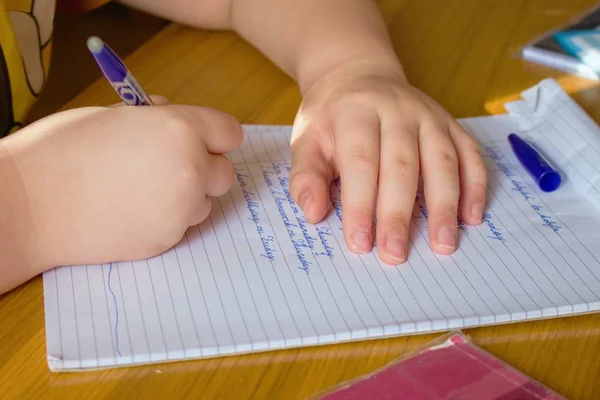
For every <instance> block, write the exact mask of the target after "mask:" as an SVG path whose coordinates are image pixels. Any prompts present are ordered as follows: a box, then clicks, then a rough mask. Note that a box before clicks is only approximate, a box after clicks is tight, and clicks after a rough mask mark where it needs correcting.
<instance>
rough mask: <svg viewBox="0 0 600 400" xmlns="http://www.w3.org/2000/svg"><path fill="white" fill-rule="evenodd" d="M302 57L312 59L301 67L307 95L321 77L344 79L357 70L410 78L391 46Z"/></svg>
mask: <svg viewBox="0 0 600 400" xmlns="http://www.w3.org/2000/svg"><path fill="white" fill-rule="evenodd" d="M390 53H391V54H390ZM302 59H304V60H309V61H307V62H306V63H305V64H304V65H301V66H299V68H298V70H297V79H298V84H299V86H300V91H301V92H302V94H303V95H306V93H307V92H308V91H310V89H311V88H312V87H313V86H315V84H316V83H318V82H320V81H323V80H332V79H339V80H344V79H346V78H347V77H348V76H350V75H356V74H367V73H372V74H379V75H386V76H394V77H395V78H397V79H400V80H406V75H405V73H404V70H403V68H402V64H401V63H400V61H399V60H398V58H397V57H396V56H395V54H394V53H393V51H391V50H390V52H385V51H381V52H372V53H371V52H367V51H365V52H363V53H360V52H359V51H356V52H355V53H349V54H338V55H333V54H332V55H330V56H327V57H322V58H320V59H319V58H318V57H302Z"/></svg>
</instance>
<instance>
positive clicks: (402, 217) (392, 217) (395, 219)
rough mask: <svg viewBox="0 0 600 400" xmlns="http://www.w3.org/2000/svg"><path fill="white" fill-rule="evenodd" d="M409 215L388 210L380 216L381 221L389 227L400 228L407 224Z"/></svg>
mask: <svg viewBox="0 0 600 400" xmlns="http://www.w3.org/2000/svg"><path fill="white" fill-rule="evenodd" d="M408 220H409V217H408V216H407V214H405V213H402V212H400V211H388V212H386V213H385V214H383V216H382V223H383V224H385V225H386V226H388V227H389V228H392V229H393V228H396V229H397V228H400V227H405V226H407V225H408Z"/></svg>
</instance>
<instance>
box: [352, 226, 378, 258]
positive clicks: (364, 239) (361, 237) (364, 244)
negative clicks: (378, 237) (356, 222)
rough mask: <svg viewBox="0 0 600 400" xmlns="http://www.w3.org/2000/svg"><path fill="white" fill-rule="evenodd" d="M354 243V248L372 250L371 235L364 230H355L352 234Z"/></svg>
mask: <svg viewBox="0 0 600 400" xmlns="http://www.w3.org/2000/svg"><path fill="white" fill-rule="evenodd" d="M352 243H353V244H354V249H355V250H359V251H362V252H365V253H366V252H369V251H370V250H371V245H372V244H373V243H372V241H371V235H369V234H368V233H367V232H364V231H358V230H357V231H354V233H353V234H352Z"/></svg>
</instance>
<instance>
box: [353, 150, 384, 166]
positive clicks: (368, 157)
mask: <svg viewBox="0 0 600 400" xmlns="http://www.w3.org/2000/svg"><path fill="white" fill-rule="evenodd" d="M348 161H349V163H351V164H352V165H354V166H355V167H356V168H358V169H368V170H371V169H377V168H378V165H379V155H378V154H376V153H371V152H368V151H365V150H358V149H357V150H354V151H353V152H351V154H350V158H349V160H348Z"/></svg>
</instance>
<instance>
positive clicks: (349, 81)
mask: <svg viewBox="0 0 600 400" xmlns="http://www.w3.org/2000/svg"><path fill="white" fill-rule="evenodd" d="M419 174H421V176H422V177H423V183H424V194H425V198H426V201H427V208H428V211H429V216H428V221H429V241H430V244H431V246H432V248H433V250H434V251H436V252H438V253H441V254H450V253H452V252H453V251H454V250H455V249H456V245H457V243H456V241H457V214H458V208H459V199H460V217H461V218H462V219H463V220H464V221H465V222H466V223H468V224H478V223H480V222H481V220H482V216H483V210H484V205H485V201H486V199H485V197H486V169H485V166H484V163H483V160H482V158H481V155H480V153H479V149H478V146H477V145H476V143H475V141H474V140H473V139H472V138H471V137H470V136H469V135H468V134H467V133H466V132H465V130H464V129H462V127H461V126H460V125H459V124H458V123H457V122H456V121H455V120H454V119H453V118H452V117H451V116H450V115H449V114H448V112H446V111H445V110H444V109H443V108H442V107H441V106H440V105H438V104H437V103H435V102H434V101H433V100H432V99H431V98H429V97H428V96H427V95H425V94H424V93H423V92H421V91H419V90H418V89H416V88H415V87H413V86H411V85H410V84H409V83H408V82H407V80H406V78H405V77H404V75H403V73H402V71H401V70H395V69H393V68H392V69H389V70H384V69H380V68H379V67H373V66H368V65H352V64H349V65H348V64H346V65H343V66H342V67H340V68H339V69H338V70H336V71H332V72H329V73H328V74H327V75H326V76H324V77H323V78H321V79H319V80H318V81H317V82H316V83H315V84H314V85H312V87H311V88H310V90H308V91H307V93H306V95H305V97H304V101H303V103H302V106H301V107H300V110H299V112H298V115H297V117H296V121H295V124H294V132H293V137H292V173H291V178H290V179H291V183H290V185H291V192H292V194H293V196H294V199H295V201H296V202H298V204H299V205H300V206H301V207H302V209H303V210H304V213H305V214H306V217H307V219H308V220H309V221H310V222H318V221H320V220H321V219H322V218H324V216H325V215H326V213H327V211H328V210H329V209H330V199H329V184H330V183H331V181H332V180H333V179H335V178H337V177H338V176H339V177H340V178H341V188H342V205H343V210H344V211H343V218H342V219H343V221H342V224H343V230H344V237H345V240H346V243H347V245H348V246H349V248H350V249H352V250H353V251H355V252H358V253H364V252H368V251H370V250H371V247H372V238H373V232H372V231H373V229H372V225H373V213H374V211H375V210H376V214H377V234H376V237H377V247H378V252H379V255H380V257H381V259H382V260H383V261H384V262H386V263H389V264H399V263H401V262H404V261H405V260H406V258H407V256H408V255H407V248H408V244H409V224H410V221H411V216H412V211H413V206H414V203H415V196H416V192H417V184H418V178H419ZM375 203H376V204H375Z"/></svg>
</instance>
